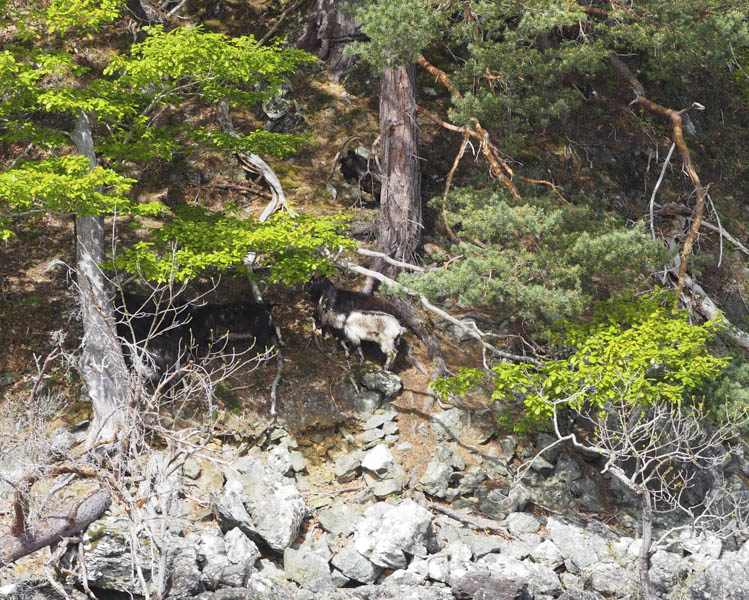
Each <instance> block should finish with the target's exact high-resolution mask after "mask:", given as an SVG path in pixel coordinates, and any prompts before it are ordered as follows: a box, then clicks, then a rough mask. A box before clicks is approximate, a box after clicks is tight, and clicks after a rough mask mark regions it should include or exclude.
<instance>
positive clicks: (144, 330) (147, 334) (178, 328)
mask: <svg viewBox="0 0 749 600" xmlns="http://www.w3.org/2000/svg"><path fill="white" fill-rule="evenodd" d="M115 308H116V313H117V317H118V320H117V337H118V338H119V340H120V346H121V348H122V356H123V358H124V360H125V364H126V365H127V366H128V367H130V368H131V369H133V370H134V371H135V372H136V373H137V374H138V375H140V376H142V377H143V378H144V379H146V380H149V381H150V382H151V383H153V384H157V383H158V382H159V381H161V380H163V379H164V378H165V377H168V376H170V375H171V374H172V373H174V372H175V371H177V370H178V369H179V368H180V365H181V363H183V362H187V361H188V360H189V355H190V347H189V343H188V341H187V340H186V339H184V334H185V331H184V323H185V322H186V321H187V320H189V318H190V317H189V314H188V307H187V306H186V305H184V304H181V303H180V304H171V305H169V306H168V307H167V306H160V305H159V303H157V302H156V301H155V300H154V299H153V298H143V297H140V296H136V295H135V294H129V293H123V294H121V295H118V296H117V297H116V298H115ZM174 383H176V381H175V382H174Z"/></svg>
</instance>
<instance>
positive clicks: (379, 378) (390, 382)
mask: <svg viewBox="0 0 749 600" xmlns="http://www.w3.org/2000/svg"><path fill="white" fill-rule="evenodd" d="M361 383H362V385H363V386H364V387H365V388H367V389H368V390H372V391H373V392H378V393H380V394H382V396H383V397H384V399H385V400H386V401H389V400H392V399H393V398H395V397H396V396H397V395H398V394H400V393H401V390H403V382H402V381H401V379H400V377H398V376H397V375H395V374H394V373H388V372H386V371H370V372H368V373H364V375H362V377H361Z"/></svg>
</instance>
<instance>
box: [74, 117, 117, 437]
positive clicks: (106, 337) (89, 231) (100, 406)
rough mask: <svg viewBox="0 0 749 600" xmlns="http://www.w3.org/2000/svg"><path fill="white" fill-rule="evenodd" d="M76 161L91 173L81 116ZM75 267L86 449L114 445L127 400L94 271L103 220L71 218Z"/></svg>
mask: <svg viewBox="0 0 749 600" xmlns="http://www.w3.org/2000/svg"><path fill="white" fill-rule="evenodd" d="M70 137H71V138H72V140H73V142H74V143H75V145H76V148H77V149H78V152H80V153H81V154H82V155H84V156H86V157H87V158H88V159H89V165H90V168H91V169H94V168H95V167H96V154H95V152H94V143H93V137H92V135H91V126H90V123H89V120H88V115H86V114H85V113H81V114H80V115H79V116H78V118H77V119H76V125H75V130H74V131H73V133H71V136H70ZM75 231H76V240H75V241H76V266H77V272H78V274H77V281H78V293H79V298H80V302H81V313H82V322H83V343H82V346H83V356H82V357H81V362H80V370H81V379H83V383H84V385H85V386H86V391H87V392H88V395H89V397H90V399H91V405H92V408H93V413H94V418H93V423H92V424H91V426H90V429H89V436H88V445H89V446H91V445H93V444H94V443H96V442H98V441H102V440H115V439H116V438H117V434H118V433H119V431H120V429H121V428H122V425H123V423H124V421H125V411H124V409H125V407H126V406H127V402H128V399H129V393H128V392H129V387H128V377H127V367H126V366H125V362H124V360H123V358H122V352H121V351H120V345H119V341H118V340H117V335H116V333H115V331H116V330H115V319H114V308H113V306H112V297H113V294H112V293H111V290H110V283H109V280H108V279H107V278H106V276H105V275H104V273H103V272H102V270H101V268H100V267H99V265H100V264H101V263H102V262H104V217H102V216H81V215H79V216H77V217H76V219H75Z"/></svg>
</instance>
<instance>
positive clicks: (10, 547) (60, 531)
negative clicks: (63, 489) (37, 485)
mask: <svg viewBox="0 0 749 600" xmlns="http://www.w3.org/2000/svg"><path fill="white" fill-rule="evenodd" d="M111 504H112V497H111V496H110V495H109V493H108V492H105V491H103V490H100V491H97V492H94V493H93V494H90V495H88V496H84V497H83V498H80V499H77V500H75V501H74V502H72V503H70V504H68V505H67V506H66V507H64V508H62V509H61V510H59V511H58V512H56V513H55V514H51V515H47V516H46V517H44V518H42V519H41V521H40V522H39V523H37V524H36V525H35V526H34V527H32V528H30V529H27V530H26V531H25V532H24V533H23V534H22V535H20V536H17V537H16V536H13V535H6V536H3V537H0V565H8V564H11V563H13V562H15V561H17V560H18V559H19V558H22V557H24V556H26V555H27V554H31V553H32V552H36V551H37V550H40V549H41V548H44V547H46V546H50V545H52V544H56V543H58V542H60V541H62V539H63V538H67V537H72V536H75V535H78V534H80V533H81V532H83V531H85V530H86V528H87V527H88V526H89V525H90V524H91V523H93V522H94V521H96V520H97V519H99V518H100V517H101V516H102V515H103V514H104V513H105V512H106V510H107V509H108V508H109V506H110V505H111Z"/></svg>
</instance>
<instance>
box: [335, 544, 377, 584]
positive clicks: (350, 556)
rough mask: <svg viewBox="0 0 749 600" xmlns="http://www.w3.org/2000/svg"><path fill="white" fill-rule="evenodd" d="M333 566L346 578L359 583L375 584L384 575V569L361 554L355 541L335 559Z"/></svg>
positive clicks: (344, 548)
mask: <svg viewBox="0 0 749 600" xmlns="http://www.w3.org/2000/svg"><path fill="white" fill-rule="evenodd" d="M331 564H332V565H333V566H334V567H335V568H336V569H338V570H339V571H340V572H341V573H343V574H344V575H345V576H346V577H348V578H349V579H353V580H354V581H358V582H359V583H374V582H375V581H377V578H378V577H379V576H380V573H382V567H379V566H377V565H375V564H374V563H373V562H372V561H371V560H369V559H367V558H366V557H364V556H363V555H362V554H360V553H359V552H358V551H357V550H356V545H355V544H354V542H353V541H350V542H349V543H348V544H346V545H345V546H344V547H343V550H341V551H340V552H339V553H338V554H336V555H335V556H334V557H333V560H332V561H331Z"/></svg>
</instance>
